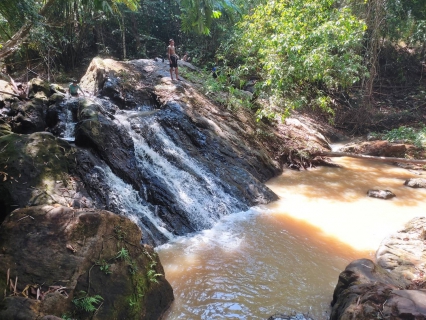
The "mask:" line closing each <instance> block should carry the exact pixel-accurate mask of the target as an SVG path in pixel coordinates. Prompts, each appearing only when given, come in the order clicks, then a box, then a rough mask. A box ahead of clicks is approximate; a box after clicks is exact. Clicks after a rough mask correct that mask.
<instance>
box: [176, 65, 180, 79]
mask: <svg viewBox="0 0 426 320" xmlns="http://www.w3.org/2000/svg"><path fill="white" fill-rule="evenodd" d="M175 73H176V80H180V79H179V72H178V67H176V68H175Z"/></svg>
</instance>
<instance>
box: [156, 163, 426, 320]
mask: <svg viewBox="0 0 426 320" xmlns="http://www.w3.org/2000/svg"><path fill="white" fill-rule="evenodd" d="M335 162H338V163H339V164H341V165H342V166H343V167H342V168H325V167H322V168H318V169H313V170H310V171H304V172H294V171H286V172H285V173H284V174H283V175H282V176H280V177H278V178H276V179H273V180H271V181H270V182H269V184H268V185H269V186H270V188H272V189H273V190H274V191H275V192H276V193H277V194H278V195H279V196H280V200H279V201H276V202H274V203H272V204H270V205H268V206H265V207H262V208H254V209H253V210H251V211H249V212H245V213H238V214H233V215H230V216H228V217H226V218H224V219H222V220H221V221H219V222H218V223H217V224H216V225H215V226H214V227H213V228H212V229H210V230H206V231H203V232H201V233H198V234H195V235H193V236H190V237H183V238H179V239H176V240H175V241H173V242H171V243H169V244H167V245H164V246H162V247H160V248H158V250H157V251H158V253H159V255H160V259H161V261H162V264H163V266H164V268H165V272H166V278H167V279H168V280H169V282H170V283H171V285H172V287H173V289H174V294H175V299H176V300H175V302H174V303H173V305H172V307H171V309H170V310H169V312H168V313H167V315H166V316H165V319H167V320H171V319H185V320H190V319H206V320H207V319H266V318H268V317H269V316H270V315H272V314H274V313H276V312H282V313H291V312H293V311H297V312H303V313H310V314H311V315H312V316H313V317H314V318H315V319H327V317H328V313H329V303H330V301H331V299H332V294H333V290H334V287H335V285H336V283H337V278H338V275H339V273H340V272H341V271H342V270H343V269H344V268H345V266H346V265H347V264H348V263H349V262H350V261H352V260H353V259H356V258H361V257H367V258H372V257H373V253H374V251H375V250H376V249H377V247H378V245H379V244H380V242H381V240H382V239H383V238H384V237H385V236H386V235H387V234H389V233H390V232H393V231H396V230H397V229H398V228H400V227H401V226H402V225H403V224H404V223H405V222H407V221H408V220H410V219H411V218H412V217H415V216H420V215H424V212H425V209H426V202H425V201H426V192H425V190H419V189H410V188H407V187H404V186H403V183H404V181H405V179H407V178H410V177H415V175H414V174H413V173H410V172H409V171H407V170H404V169H400V168H396V167H393V166H391V165H387V164H379V163H375V162H366V161H363V160H359V159H357V160H353V159H352V160H351V159H347V158H344V159H336V160H335ZM373 188H381V189H389V190H391V191H393V192H394V193H395V194H396V195H397V197H396V198H394V199H392V200H387V201H385V200H379V199H372V198H368V197H366V193H367V191H368V189H373Z"/></svg>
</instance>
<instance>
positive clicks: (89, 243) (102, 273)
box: [0, 205, 173, 320]
mask: <svg viewBox="0 0 426 320" xmlns="http://www.w3.org/2000/svg"><path fill="white" fill-rule="evenodd" d="M140 239H141V231H140V229H139V228H138V227H137V226H136V225H135V224H134V223H133V222H131V221H130V220H129V219H127V218H124V217H120V216H118V215H115V214H113V213H111V212H108V211H102V210H95V209H91V210H74V209H72V208H69V207H63V206H47V205H45V206H36V207H30V208H26V209H19V210H15V211H14V212H13V213H11V214H10V215H9V216H8V217H7V218H6V220H5V221H4V222H3V224H2V225H1V226H0V248H1V251H0V279H1V280H0V291H1V292H2V294H3V293H4V292H5V293H6V298H5V299H3V301H2V302H1V304H0V319H3V320H30V319H40V318H42V317H47V316H56V317H63V316H67V317H68V318H73V319H82V320H83V319H99V320H100V319H102V320H108V319H159V318H160V317H161V315H162V314H163V313H164V311H165V310H166V309H167V308H168V307H169V305H170V304H171V302H172V301H173V291H172V288H171V286H170V284H169V283H168V282H167V281H166V279H165V276H164V270H163V268H162V266H161V263H160V261H159V258H158V255H157V254H156V253H155V252H154V250H153V249H152V247H150V246H147V245H141V244H140ZM45 319H48V318H45ZM50 319H54V318H52V317H50Z"/></svg>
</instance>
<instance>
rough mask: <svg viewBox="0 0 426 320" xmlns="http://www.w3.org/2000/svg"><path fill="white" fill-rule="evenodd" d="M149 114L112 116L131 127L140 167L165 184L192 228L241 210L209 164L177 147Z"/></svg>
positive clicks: (199, 228)
mask: <svg viewBox="0 0 426 320" xmlns="http://www.w3.org/2000/svg"><path fill="white" fill-rule="evenodd" d="M152 115H153V112H152V111H151V112H137V111H120V113H118V114H116V115H115V118H116V120H117V121H118V122H119V123H120V124H122V125H123V126H124V127H125V128H127V130H129V131H130V134H131V136H132V139H133V142H134V146H135V153H136V157H137V160H138V166H139V168H140V170H141V171H142V172H145V173H148V174H149V175H150V176H155V177H156V179H158V180H159V181H161V183H162V184H163V185H164V186H166V187H167V189H168V190H169V191H170V192H171V193H172V194H173V195H174V196H175V201H174V203H175V204H176V205H177V206H179V207H180V208H181V209H182V210H183V211H184V212H185V213H186V215H187V217H188V220H189V221H190V222H191V224H193V227H194V229H196V230H201V229H205V228H209V227H211V226H212V225H213V223H214V222H215V221H217V220H218V218H219V217H221V216H224V215H227V214H229V213H231V212H236V211H241V203H240V201H239V200H237V199H235V198H234V197H232V196H230V195H229V194H228V193H227V192H226V191H225V190H224V187H223V186H222V184H221V181H220V180H219V179H218V178H217V177H216V176H215V175H214V174H212V173H211V172H210V171H209V169H208V168H206V167H205V166H204V165H203V164H202V163H200V162H199V161H197V160H196V159H194V158H193V157H191V156H190V155H188V154H187V153H186V152H185V150H183V149H182V148H180V147H179V146H178V145H177V143H176V141H173V140H172V139H171V138H170V137H169V136H168V135H167V133H166V131H165V130H164V128H162V127H161V125H160V124H159V123H158V122H157V121H155V119H154V117H153V116H152ZM141 128H144V131H148V134H145V137H144V136H143V135H142V134H140V133H138V132H139V131H140V129H141ZM134 129H136V130H134ZM148 139H149V141H148Z"/></svg>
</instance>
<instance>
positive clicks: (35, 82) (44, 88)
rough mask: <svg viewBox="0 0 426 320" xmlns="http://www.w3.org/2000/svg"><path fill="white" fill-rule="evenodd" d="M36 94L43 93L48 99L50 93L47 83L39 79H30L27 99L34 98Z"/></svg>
mask: <svg viewBox="0 0 426 320" xmlns="http://www.w3.org/2000/svg"><path fill="white" fill-rule="evenodd" d="M38 92H43V93H44V95H45V96H46V97H47V98H48V97H50V95H51V91H50V84H49V82H47V81H44V80H42V79H40V78H34V79H31V81H30V92H29V97H30V98H32V97H34V96H35V95H36V93H38Z"/></svg>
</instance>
